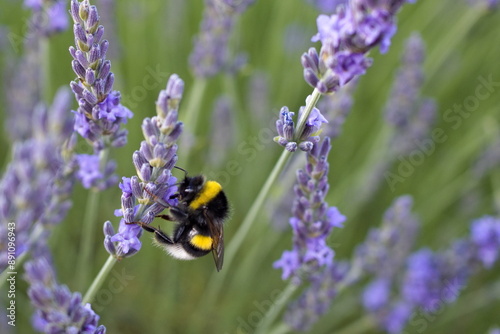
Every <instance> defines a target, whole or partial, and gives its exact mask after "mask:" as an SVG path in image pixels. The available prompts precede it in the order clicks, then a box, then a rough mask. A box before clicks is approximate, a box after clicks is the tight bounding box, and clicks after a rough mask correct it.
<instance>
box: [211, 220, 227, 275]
mask: <svg viewBox="0 0 500 334" xmlns="http://www.w3.org/2000/svg"><path fill="white" fill-rule="evenodd" d="M208 227H209V229H210V235H211V236H212V238H213V244H212V255H213V256H214V261H215V267H216V268H217V271H220V270H221V269H222V263H223V262H224V229H223V226H222V223H221V222H218V221H214V220H213V219H212V220H210V219H209V220H208Z"/></svg>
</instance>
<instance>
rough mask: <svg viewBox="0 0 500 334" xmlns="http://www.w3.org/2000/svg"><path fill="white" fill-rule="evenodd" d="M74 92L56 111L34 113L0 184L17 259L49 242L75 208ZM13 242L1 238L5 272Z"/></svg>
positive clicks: (58, 101)
mask: <svg viewBox="0 0 500 334" xmlns="http://www.w3.org/2000/svg"><path fill="white" fill-rule="evenodd" d="M70 97H71V96H70V92H69V90H66V89H60V90H58V92H57V94H56V96H55V97H54V102H53V103H52V106H50V108H47V107H46V106H44V105H43V104H41V103H40V104H38V105H37V106H36V107H35V110H34V111H33V112H32V114H33V116H32V119H31V122H33V124H34V126H33V128H32V133H31V135H30V138H28V139H26V140H24V141H19V142H16V143H14V147H13V157H12V161H11V162H10V163H9V165H8V166H7V168H6V170H5V172H4V173H3V175H2V179H1V180H0V221H2V222H5V223H2V224H0V234H1V235H5V236H7V227H8V225H7V222H12V223H15V230H16V231H15V232H16V254H15V255H16V257H19V256H20V255H21V254H23V253H24V252H26V251H27V250H30V249H32V248H33V247H36V246H37V244H43V243H45V242H46V241H47V234H46V233H45V231H46V230H48V228H49V226H50V225H54V224H58V223H59V222H61V221H62V220H63V218H64V217H65V216H66V213H67V212H68V210H69V208H70V207H71V200H69V199H68V197H69V196H70V194H71V192H72V189H73V184H74V171H75V162H74V156H73V145H74V140H73V139H74V137H73V135H72V134H73V131H72V122H73V117H72V114H71V113H68V109H69V105H70V103H69V102H70ZM6 242H7V240H6V238H0V269H4V268H5V267H6V266H7V259H8V254H7V249H8V247H7V244H6Z"/></svg>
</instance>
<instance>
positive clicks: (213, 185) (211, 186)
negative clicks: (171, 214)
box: [189, 181, 222, 210]
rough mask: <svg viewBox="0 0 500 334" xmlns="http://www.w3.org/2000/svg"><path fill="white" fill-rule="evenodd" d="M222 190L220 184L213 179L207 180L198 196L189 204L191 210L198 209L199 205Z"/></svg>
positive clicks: (211, 198)
mask: <svg viewBox="0 0 500 334" xmlns="http://www.w3.org/2000/svg"><path fill="white" fill-rule="evenodd" d="M221 190H222V186H221V185H220V184H219V183H217V182H215V181H207V182H205V185H204V186H203V189H202V190H201V191H200V193H199V194H198V196H197V197H196V198H195V199H194V200H193V201H192V202H191V204H189V207H190V208H191V209H193V210H196V209H198V208H199V207H200V206H202V205H205V204H207V203H208V202H210V201H211V200H213V199H214V197H215V196H217V195H218V194H219V193H220V192H221Z"/></svg>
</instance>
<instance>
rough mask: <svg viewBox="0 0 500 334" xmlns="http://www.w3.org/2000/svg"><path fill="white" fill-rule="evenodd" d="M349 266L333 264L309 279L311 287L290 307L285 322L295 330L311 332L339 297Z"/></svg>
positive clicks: (341, 263)
mask: <svg viewBox="0 0 500 334" xmlns="http://www.w3.org/2000/svg"><path fill="white" fill-rule="evenodd" d="M347 271H348V265H347V263H345V262H339V263H336V262H332V263H330V264H329V265H328V266H327V267H325V268H323V270H321V271H319V272H316V273H314V274H312V275H311V276H310V277H309V281H310V285H309V286H308V287H306V288H305V290H304V291H303V292H302V294H301V295H300V296H299V297H298V298H297V299H296V300H295V301H293V302H291V303H290V304H289V306H288V309H287V311H286V312H285V315H284V320H285V322H286V323H287V324H288V325H289V326H290V327H292V328H293V329H295V330H298V331H309V330H310V329H311V327H312V326H313V325H314V324H315V323H316V322H317V321H318V319H319V318H320V316H322V315H323V314H325V313H326V312H327V311H328V310H329V309H330V305H331V304H332V302H333V300H334V299H335V297H336V295H337V288H338V285H339V283H340V282H342V280H343V279H344V278H345V275H346V273H347Z"/></svg>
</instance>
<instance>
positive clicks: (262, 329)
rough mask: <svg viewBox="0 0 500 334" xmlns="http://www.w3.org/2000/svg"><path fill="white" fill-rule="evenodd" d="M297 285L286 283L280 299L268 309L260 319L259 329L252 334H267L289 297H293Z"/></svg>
mask: <svg viewBox="0 0 500 334" xmlns="http://www.w3.org/2000/svg"><path fill="white" fill-rule="evenodd" d="M298 287H299V285H297V284H294V283H292V282H288V286H287V287H286V288H285V290H283V292H282V293H281V295H280V297H279V298H278V300H277V301H276V303H274V305H273V306H272V307H271V308H269V310H268V311H267V313H266V315H265V316H264V318H263V319H262V321H261V322H260V323H259V327H257V328H256V330H255V332H254V334H267V333H269V327H270V326H271V325H272V323H273V322H274V320H275V319H276V318H277V317H278V315H279V314H280V313H281V311H282V310H283V308H284V307H285V305H286V304H287V302H288V300H289V299H290V297H291V296H292V295H293V293H294V292H295V290H297V288H298Z"/></svg>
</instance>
